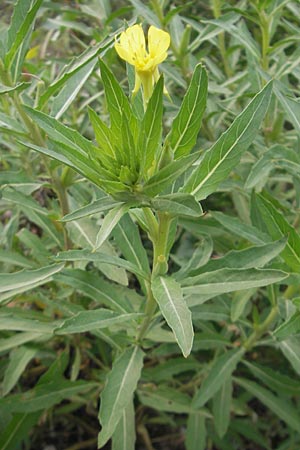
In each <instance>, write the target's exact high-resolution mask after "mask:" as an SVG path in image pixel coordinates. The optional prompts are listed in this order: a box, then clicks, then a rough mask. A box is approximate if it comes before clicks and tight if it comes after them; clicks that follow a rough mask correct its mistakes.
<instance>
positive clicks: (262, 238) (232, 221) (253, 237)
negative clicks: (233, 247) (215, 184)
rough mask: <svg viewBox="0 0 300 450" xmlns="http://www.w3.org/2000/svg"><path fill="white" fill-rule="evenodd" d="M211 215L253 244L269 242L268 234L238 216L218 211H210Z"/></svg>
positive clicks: (230, 230)
mask: <svg viewBox="0 0 300 450" xmlns="http://www.w3.org/2000/svg"><path fill="white" fill-rule="evenodd" d="M211 215H212V217H213V218H214V219H216V220H217V221H218V222H219V223H220V224H221V225H222V226H223V227H224V228H226V230H228V231H229V232H230V233H233V234H235V235H236V236H238V237H239V238H243V239H246V240H247V241H249V242H252V243H253V244H257V245H261V244H265V243H266V242H270V241H271V239H270V237H269V236H268V234H266V233H263V232H262V231H261V230H260V229H259V228H256V227H254V226H252V225H249V224H245V223H242V222H241V221H240V220H239V219H238V218H236V217H231V216H228V215H226V214H223V213H221V212H219V211H212V212H211Z"/></svg>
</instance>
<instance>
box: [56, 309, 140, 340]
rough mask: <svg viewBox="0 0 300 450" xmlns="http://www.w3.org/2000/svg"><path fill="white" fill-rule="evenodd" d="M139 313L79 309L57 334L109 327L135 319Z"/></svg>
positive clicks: (60, 327)
mask: <svg viewBox="0 0 300 450" xmlns="http://www.w3.org/2000/svg"><path fill="white" fill-rule="evenodd" d="M139 316H140V315H139V314H118V313H115V312H113V311H109V310H108V309H94V310H90V311H79V312H78V313H77V314H76V315H75V316H73V317H70V318H68V319H66V320H65V321H64V322H63V323H62V324H61V325H60V326H59V327H58V328H56V329H55V333H56V334H69V333H70V334H71V333H85V332H87V331H92V330H100V329H101V328H108V327H110V326H112V325H116V324H120V323H122V322H127V321H129V320H135V319H137V318H138V317H139Z"/></svg>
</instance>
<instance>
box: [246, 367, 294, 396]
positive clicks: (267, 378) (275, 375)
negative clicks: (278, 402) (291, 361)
mask: <svg viewBox="0 0 300 450" xmlns="http://www.w3.org/2000/svg"><path fill="white" fill-rule="evenodd" d="M243 364H245V365H246V366H247V367H248V368H249V369H250V370H251V372H252V374H253V375H254V376H255V377H256V378H258V379H259V380H260V381H262V382H263V383H264V384H265V385H266V386H267V387H268V388H270V389H272V390H273V391H275V392H278V393H279V394H282V393H284V394H287V395H299V394H300V385H299V381H298V380H294V379H292V378H290V377H288V376H286V375H282V374H281V373H280V372H278V371H275V370H272V369H271V368H269V367H264V366H262V365H260V364H257V363H253V362H251V363H250V362H249V361H243Z"/></svg>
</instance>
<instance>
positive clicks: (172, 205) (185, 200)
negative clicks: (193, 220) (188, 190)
mask: <svg viewBox="0 0 300 450" xmlns="http://www.w3.org/2000/svg"><path fill="white" fill-rule="evenodd" d="M151 205H152V207H153V209H155V210H156V211H163V212H168V213H169V214H171V215H173V216H186V217H200V216H202V214H203V211H202V208H201V205H200V203H199V202H197V200H195V198H194V197H193V196H192V195H190V194H183V193H181V192H178V193H175V194H169V195H161V196H159V197H156V198H154V199H153V200H152V201H151Z"/></svg>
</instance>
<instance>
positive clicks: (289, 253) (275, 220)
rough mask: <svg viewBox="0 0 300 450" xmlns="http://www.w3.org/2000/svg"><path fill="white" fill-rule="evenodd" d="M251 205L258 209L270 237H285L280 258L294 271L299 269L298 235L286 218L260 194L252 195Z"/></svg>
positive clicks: (299, 241) (299, 237) (299, 243)
mask: <svg viewBox="0 0 300 450" xmlns="http://www.w3.org/2000/svg"><path fill="white" fill-rule="evenodd" d="M252 207H253V208H255V209H256V210H258V212H259V215H260V219H261V220H262V221H263V223H264V225H265V227H266V229H267V230H268V232H269V234H270V236H271V237H272V239H280V238H281V237H283V236H285V237H287V244H286V247H285V248H284V250H283V251H282V252H281V256H282V258H283V259H284V260H285V262H286V264H288V265H289V266H290V267H291V269H292V270H293V271H295V272H299V270H300V236H299V234H298V233H297V231H296V230H295V228H294V227H292V226H291V225H290V224H289V222H288V221H287V220H286V218H285V217H284V215H283V214H282V213H281V212H279V211H278V209H277V208H276V207H275V206H274V205H273V204H272V203H271V201H270V200H268V199H267V198H265V197H263V196H262V195H261V194H257V195H256V196H255V197H254V196H253V204H252Z"/></svg>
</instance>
